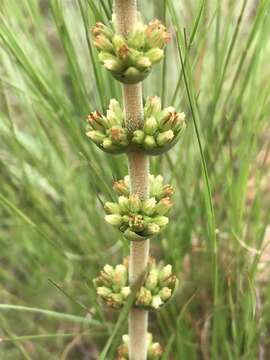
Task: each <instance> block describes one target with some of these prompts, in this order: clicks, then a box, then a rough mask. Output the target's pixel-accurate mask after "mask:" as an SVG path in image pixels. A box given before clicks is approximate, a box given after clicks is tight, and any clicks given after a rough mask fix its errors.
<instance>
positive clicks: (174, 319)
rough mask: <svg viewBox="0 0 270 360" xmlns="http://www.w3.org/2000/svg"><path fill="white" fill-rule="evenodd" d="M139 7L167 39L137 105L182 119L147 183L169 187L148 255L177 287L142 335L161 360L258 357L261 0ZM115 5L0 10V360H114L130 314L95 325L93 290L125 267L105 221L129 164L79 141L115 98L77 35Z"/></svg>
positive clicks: (267, 90) (262, 202)
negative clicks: (102, 274) (153, 103)
mask: <svg viewBox="0 0 270 360" xmlns="http://www.w3.org/2000/svg"><path fill="white" fill-rule="evenodd" d="M139 5H141V13H142V14H144V17H145V19H144V20H145V22H147V21H149V20H151V19H152V18H153V15H155V16H156V17H158V18H160V19H162V21H163V22H164V23H166V25H167V26H168V28H169V29H170V31H171V32H172V34H173V40H172V42H171V43H170V44H169V45H168V47H167V49H166V56H165V58H164V60H163V62H162V64H160V65H158V66H157V67H155V68H154V69H153V71H152V72H151V74H150V75H149V77H148V78H147V79H146V80H145V81H144V94H145V98H146V97H147V96H148V95H151V96H152V95H157V96H160V97H161V99H162V106H164V107H166V106H173V107H174V108H175V109H176V111H184V112H185V114H186V119H187V129H186V134H185V136H184V138H183V139H182V140H181V141H180V143H179V144H177V145H176V146H175V147H174V148H173V149H172V150H170V152H169V153H167V154H165V155H162V157H159V158H155V157H154V158H152V159H151V167H152V169H151V172H152V173H162V174H163V175H164V177H165V179H166V182H169V183H171V184H172V185H173V186H174V187H175V189H176V191H175V195H174V203H175V205H174V207H173V208H172V210H171V216H170V226H168V227H167V228H166V230H165V231H164V232H162V233H161V234H160V235H159V239H157V240H156V241H155V243H154V244H153V250H152V252H153V255H155V257H157V258H159V259H164V262H165V263H170V264H172V265H173V268H174V269H175V270H176V272H177V275H180V278H181V288H180V291H178V293H177V294H176V297H175V298H174V299H173V300H172V301H171V302H170V304H169V305H168V307H166V308H165V309H164V310H163V311H162V312H160V313H158V314H155V315H153V319H152V320H151V324H152V327H153V328H152V329H150V330H151V331H152V332H154V337H155V339H157V340H158V341H159V342H160V343H161V345H163V346H164V347H165V349H164V350H165V351H164V355H163V359H164V360H165V359H177V360H178V359H199V358H205V359H207V358H211V359H217V358H222V359H245V360H246V359H247V360H249V359H250V360H253V359H256V358H259V355H260V356H263V355H262V354H263V353H264V354H266V356H267V355H268V354H267V351H269V350H267V349H269V339H268V336H267V334H268V332H269V328H270V318H269V311H268V310H269V309H268V302H269V296H270V292H269V290H270V289H269V285H268V284H267V280H268V277H269V269H268V268H267V266H263V265H264V263H265V262H266V263H267V261H268V260H269V248H268V247H267V240H269V231H268V232H266V229H267V228H268V229H269V227H268V226H269V225H268V224H269V209H270V198H269V180H270V179H269V164H270V155H269V149H270V143H269V136H267V134H269V131H270V125H269V107H270V83H269V81H268V79H269V76H270V67H269V56H270V43H269V41H270V40H269V31H270V1H269V0H262V1H260V2H258V3H257V2H254V1H251V0H249V1H248V0H242V1H241V2H240V3H238V2H235V1H233V2H232V1H227V0H223V1H218V0H213V1H204V0H202V1H199V2H198V1H195V0H194V1H186V2H184V1H182V2H179V1H177V0H164V1H162V2H161V1H160V2H158V1H151V2H142V1H141V2H140V4H139ZM111 6H112V1H90V0H88V1H87V0H77V1H68V0H65V1H60V0H49V1H36V0H21V1H17V0H2V1H1V9H0V48H1V51H0V69H1V70H0V141H1V147H0V181H1V190H0V204H1V205H0V216H1V225H0V247H1V255H0V265H1V266H0V282H1V288H0V297H1V305H0V329H1V331H0V337H1V341H0V353H1V358H4V359H7V360H9V359H12V360H14V359H15V360H17V359H46V360H47V359H59V358H60V357H61V356H62V358H63V359H74V358H75V357H74V356H76V359H77V358H78V359H84V358H86V357H84V356H85V355H84V354H85V353H88V354H89V353H90V354H91V355H92V356H93V358H94V357H95V356H96V357H97V356H98V355H97V354H99V353H100V354H101V355H100V359H106V360H110V359H115V357H116V353H117V346H118V345H119V343H120V338H121V335H122V334H123V333H124V331H125V329H124V328H125V327H126V325H127V324H126V314H127V313H128V310H129V307H130V305H131V303H130V304H128V303H127V304H126V306H125V307H124V308H123V310H121V313H120V315H119V319H118V321H117V320H116V316H117V315H116V314H115V313H112V312H108V313H106V314H103V311H102V310H101V309H100V305H99V304H98V303H97V301H96V294H95V289H94V288H93V285H92V279H93V278H94V277H96V276H97V272H98V269H100V268H101V267H102V266H103V265H104V263H105V262H109V263H112V264H117V263H118V262H119V261H120V260H121V259H122V257H123V256H125V255H127V246H128V244H127V242H124V241H122V238H121V235H120V234H119V232H118V231H117V230H114V229H113V228H111V227H110V225H108V224H105V223H104V221H103V216H104V212H103V209H102V203H103V202H104V201H105V199H106V200H113V196H114V195H113V191H112V186H111V185H112V182H113V180H114V179H119V178H121V177H123V176H125V175H126V174H127V163H126V158H125V157H124V156H123V157H122V155H121V156H118V157H111V156H108V155H106V154H104V153H103V152H101V151H100V150H99V149H97V148H96V147H95V145H94V144H91V143H90V142H89V141H88V140H87V138H86V136H85V134H84V132H85V120H86V118H87V114H88V113H89V112H91V111H94V110H96V109H99V110H100V111H102V112H104V111H105V110H106V107H107V105H108V103H109V99H110V98H115V99H117V100H118V101H121V92H120V86H119V84H118V83H117V81H115V80H113V79H112V77H110V76H108V73H107V72H106V70H104V69H103V68H102V67H101V66H100V65H99V60H98V54H97V52H96V50H95V49H94V47H93V44H92V42H91V40H90V39H89V33H88V29H89V28H90V27H92V26H93V25H94V24H95V23H96V21H102V22H104V23H106V24H108V21H109V18H110V14H111ZM160 70H161V71H160ZM161 72H162V76H160V74H161ZM267 233H268V238H267V236H265V234H267ZM49 279H51V281H49ZM53 284H58V285H57V286H54V285H53ZM107 339H109V340H107ZM106 341H107V343H106ZM74 354H76V355H74Z"/></svg>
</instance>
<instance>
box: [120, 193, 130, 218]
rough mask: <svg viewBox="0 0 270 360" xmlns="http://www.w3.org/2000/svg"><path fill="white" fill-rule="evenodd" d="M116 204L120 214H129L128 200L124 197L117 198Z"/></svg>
mask: <svg viewBox="0 0 270 360" xmlns="http://www.w3.org/2000/svg"><path fill="white" fill-rule="evenodd" d="M118 203H119V206H120V210H121V213H122V214H126V213H129V199H128V198H127V197H126V196H119V198H118Z"/></svg>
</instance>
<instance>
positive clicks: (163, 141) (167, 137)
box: [156, 130, 174, 146]
mask: <svg viewBox="0 0 270 360" xmlns="http://www.w3.org/2000/svg"><path fill="white" fill-rule="evenodd" d="M173 138H174V133H173V131H172V130H167V131H164V132H161V133H159V134H158V136H157V138H156V140H157V144H158V145H159V146H164V145H167V144H169V143H170V142H171V141H172V140H173Z"/></svg>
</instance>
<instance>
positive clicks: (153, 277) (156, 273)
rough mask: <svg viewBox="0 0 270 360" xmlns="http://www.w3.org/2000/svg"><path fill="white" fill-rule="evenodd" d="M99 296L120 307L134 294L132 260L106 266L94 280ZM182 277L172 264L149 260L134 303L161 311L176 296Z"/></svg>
mask: <svg viewBox="0 0 270 360" xmlns="http://www.w3.org/2000/svg"><path fill="white" fill-rule="evenodd" d="M94 285H95V287H96V290H97V294H98V296H99V297H100V298H101V299H102V300H103V301H104V302H105V304H106V305H108V306H110V307H112V308H115V309H119V308H121V307H122V306H123V305H124V304H125V301H126V300H127V297H128V296H129V294H130V293H131V289H130V287H129V285H128V260H127V259H125V261H124V263H123V264H119V265H116V266H115V267H112V266H110V265H105V266H104V268H103V270H102V271H101V272H100V274H99V276H98V277H97V278H96V279H94ZM177 285H178V280H177V278H176V276H175V274H174V273H173V272H172V266H171V265H166V266H162V264H158V265H157V264H156V262H155V260H154V259H153V258H151V259H150V260H149V265H148V269H147V272H146V275H145V280H144V282H143V284H142V286H141V287H140V288H139V290H138V291H137V293H136V296H135V300H134V304H133V305H134V306H135V307H138V308H143V309H147V310H158V309H160V308H161V307H163V306H164V305H165V304H166V303H167V302H168V301H169V300H170V299H171V298H172V296H173V294H174V293H175V290H176V289H177Z"/></svg>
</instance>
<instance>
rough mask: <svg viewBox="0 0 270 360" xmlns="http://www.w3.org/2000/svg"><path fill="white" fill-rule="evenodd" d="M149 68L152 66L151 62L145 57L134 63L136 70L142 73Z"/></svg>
mask: <svg viewBox="0 0 270 360" xmlns="http://www.w3.org/2000/svg"><path fill="white" fill-rule="evenodd" d="M151 66H152V62H151V61H150V59H149V58H148V57H146V56H142V57H140V58H138V59H137V61H136V68H137V69H139V70H141V71H144V70H146V69H150V68H151Z"/></svg>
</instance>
